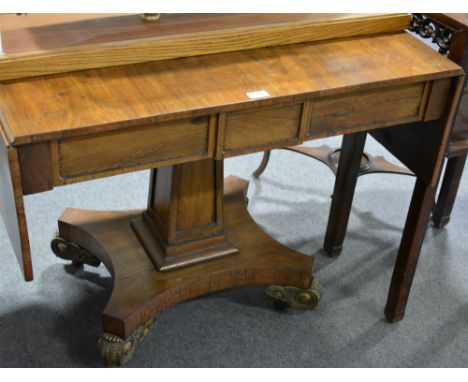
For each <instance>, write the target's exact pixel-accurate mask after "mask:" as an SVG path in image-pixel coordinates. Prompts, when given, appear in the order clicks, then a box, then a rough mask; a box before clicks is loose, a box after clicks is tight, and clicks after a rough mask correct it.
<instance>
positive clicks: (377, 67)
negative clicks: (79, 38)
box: [0, 33, 462, 145]
mask: <svg viewBox="0 0 468 382" xmlns="http://www.w3.org/2000/svg"><path fill="white" fill-rule="evenodd" d="M382 68H385V70H382ZM460 74H462V71H461V69H460V68H459V67H458V66H457V65H456V64H454V63H452V62H450V61H449V60H447V59H446V58H445V57H441V56H440V55H438V54H436V53H435V52H434V51H433V50H432V49H431V48H430V47H427V46H425V45H424V44H421V42H420V41H418V40H417V39H415V38H414V37H412V36H410V35H409V34H407V33H397V34H387V35H381V36H371V37H359V38H354V39H343V40H336V41H328V42H322V43H304V44H293V45H286V46H278V47H270V48H262V49H256V50H245V51H239V52H231V53H221V54H217V55H207V56H198V57H188V58H182V59H177V60H166V61H156V62H151V63H145V64H138V65H129V66H120V67H114V68H106V69H95V70H87V71H82V72H76V73H67V74H58V75H53V76H45V77H40V78H34V79H29V80H28V79H23V80H15V81H9V82H7V83H3V84H1V85H0V105H1V106H0V107H1V108H2V109H3V118H2V120H4V121H5V123H4V124H3V125H4V128H5V129H6V135H7V137H8V138H9V140H10V141H9V143H14V144H15V145H19V144H25V143H30V142H38V141H45V140H49V139H57V138H65V137H71V136H78V135H83V134H91V133H96V132H100V133H102V132H104V131H107V130H117V129H124V128H125V129H129V128H133V126H138V125H140V126H141V125H143V124H149V123H154V122H157V121H167V120H174V119H182V118H191V117H194V116H201V115H206V114H207V113H215V112H229V111H235V110H240V109H244V110H245V109H246V108H256V107H261V106H267V105H274V104H281V103H284V102H293V103H294V102H300V101H302V100H306V99H314V98H317V97H324V96H331V95H338V94H345V93H351V92H353V91H354V92H357V91H359V92H360V91H364V90H370V89H377V88H381V87H389V86H397V85H404V84H409V83H415V82H420V81H424V80H425V79H437V78H446V77H450V76H454V75H460ZM260 90H265V91H266V92H267V93H268V94H269V96H266V97H263V98H260V99H252V98H250V97H249V96H248V95H247V93H249V92H252V91H260Z"/></svg>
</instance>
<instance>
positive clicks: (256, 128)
mask: <svg viewBox="0 0 468 382" xmlns="http://www.w3.org/2000/svg"><path fill="white" fill-rule="evenodd" d="M303 109H305V107H303V104H293V105H282V106H272V107H266V108H261V109H256V110H252V111H248V112H233V113H228V114H226V116H225V122H224V142H223V150H224V153H225V154H227V155H228V156H229V154H231V155H234V154H236V153H243V152H251V151H260V150H264V149H267V148H271V147H279V146H288V145H292V144H295V143H298V142H299V140H300V130H301V125H304V128H305V127H306V125H305V124H304V123H301V121H302V119H303V118H302V117H303V114H306V113H303ZM304 118H305V116H304Z"/></svg>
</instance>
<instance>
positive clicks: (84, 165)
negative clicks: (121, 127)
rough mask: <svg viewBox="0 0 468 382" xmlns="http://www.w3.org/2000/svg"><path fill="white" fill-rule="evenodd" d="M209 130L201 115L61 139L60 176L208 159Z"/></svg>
mask: <svg viewBox="0 0 468 382" xmlns="http://www.w3.org/2000/svg"><path fill="white" fill-rule="evenodd" d="M209 130H210V129H209V121H208V118H198V119H194V120H183V121H176V122H170V123H161V124H157V125H146V126H140V127H133V128H129V129H126V130H125V131H114V132H108V133H103V134H100V135H93V136H83V137H78V138H70V139H64V140H60V141H58V143H57V153H56V157H57V175H58V178H59V179H67V178H74V177H86V176H89V175H92V174H97V173H103V172H113V171H114V172H116V171H117V172H118V170H122V169H125V168H129V169H132V168H133V169H135V168H145V167H147V168H150V167H155V166H156V165H161V164H162V165H164V164H168V163H169V162H170V161H173V162H174V161H175V162H177V161H178V160H180V162H183V161H184V159H187V160H189V159H190V160H195V159H202V158H206V157H207V156H208V141H209ZM121 172H123V171H121Z"/></svg>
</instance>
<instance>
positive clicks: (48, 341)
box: [0, 138, 468, 367]
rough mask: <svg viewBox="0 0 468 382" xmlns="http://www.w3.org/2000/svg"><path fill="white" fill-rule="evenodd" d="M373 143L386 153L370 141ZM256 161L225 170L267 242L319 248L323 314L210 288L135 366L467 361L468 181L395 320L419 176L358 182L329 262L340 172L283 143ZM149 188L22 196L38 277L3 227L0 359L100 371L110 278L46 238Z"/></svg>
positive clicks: (113, 184) (160, 326) (89, 185)
mask: <svg viewBox="0 0 468 382" xmlns="http://www.w3.org/2000/svg"><path fill="white" fill-rule="evenodd" d="M327 143H329V144H330V143H334V144H335V145H336V144H339V140H338V139H336V138H335V139H331V140H327ZM317 144H318V143H317V142H313V143H312V145H317ZM367 150H368V151H371V152H372V153H377V154H378V153H382V152H383V150H382V149H381V148H380V146H378V145H377V144H376V143H375V142H373V141H371V140H369V141H368V144H367ZM386 156H387V157H389V155H388V154H386ZM259 161H260V154H255V155H248V156H243V157H240V158H235V159H230V160H228V161H226V166H225V167H226V168H225V174H226V175H229V174H236V175H239V176H241V177H244V178H247V179H249V180H250V181H251V183H250V188H249V198H250V204H249V210H250V212H251V214H252V215H253V217H254V219H255V220H256V221H257V222H258V223H259V224H260V225H262V226H263V227H264V229H265V230H266V231H267V232H268V233H269V234H270V235H271V236H273V237H274V238H276V239H277V240H279V241H281V242H282V243H285V244H287V245H288V246H290V247H293V248H294V249H296V250H299V251H302V252H304V253H307V254H310V255H316V269H315V274H316V275H317V276H318V277H319V278H320V279H321V281H322V284H323V286H324V288H325V294H324V297H323V299H322V301H321V302H320V304H319V306H318V308H317V309H316V310H315V311H313V312H306V313H304V312H295V311H291V310H287V311H284V312H278V311H275V310H273V309H272V304H271V302H270V301H269V300H268V299H267V298H266V297H265V296H264V295H263V288H261V287H245V288H239V289H232V290H227V291H223V292H220V293H214V294H212V295H208V296H206V297H202V298H198V299H195V300H192V301H189V302H186V303H183V304H180V305H178V306H175V307H174V308H172V309H170V310H168V311H166V312H164V313H163V314H161V315H160V316H159V318H158V320H157V323H156V325H155V327H154V328H153V330H152V332H151V334H150V335H149V336H148V338H147V339H146V340H145V341H144V343H142V345H141V346H140V348H139V349H138V350H137V351H136V353H135V355H134V357H133V359H132V360H131V361H130V362H129V363H128V364H127V367H228V366H231V367H276V366H278V367H466V366H468V253H467V248H468V244H467V243H468V231H467V229H466V227H468V217H467V216H468V215H467V211H468V188H467V185H468V176H465V178H464V180H463V182H462V185H461V187H460V193H459V196H458V200H457V203H456V206H455V211H454V213H453V216H452V221H451V222H450V224H449V225H448V226H447V227H446V228H444V229H435V228H434V227H432V226H431V227H429V229H428V231H427V234H426V239H425V243H424V246H423V249H422V254H421V258H420V263H419V267H418V270H417V272H416V277H415V281H414V285H413V288H412V292H411V296H410V300H409V304H408V309H407V313H406V317H405V319H404V320H403V321H402V322H400V323H397V324H389V323H387V322H386V321H385V320H384V316H383V308H384V304H385V300H386V296H387V288H388V286H389V282H390V276H391V272H392V268H393V263H394V260H395V256H396V251H397V249H398V245H399V241H400V237H401V230H402V227H403V224H404V221H405V217H406V211H407V208H408V205H409V201H410V197H411V192H412V187H413V184H414V179H413V178H411V177H405V176H389V175H371V176H366V177H363V178H361V179H360V180H359V182H358V187H357V191H356V195H355V200H354V206H353V211H352V216H351V220H350V226H349V231H348V235H347V239H346V242H345V248H344V250H343V253H342V255H341V256H340V257H338V258H336V259H330V258H327V257H326V256H324V254H323V253H322V251H321V246H322V242H323V238H324V234H325V225H326V222H327V218H328V211H329V207H330V194H331V192H332V189H333V182H334V177H333V176H332V173H331V172H330V171H329V170H328V169H327V168H325V167H324V166H323V165H321V164H320V163H318V162H316V161H312V160H310V159H307V158H305V157H302V156H299V155H297V154H293V153H290V152H287V151H284V150H277V151H274V152H273V154H272V159H271V163H270V166H269V167H268V169H267V170H266V172H265V173H264V175H263V176H262V177H261V178H260V180H252V178H251V176H250V174H251V172H252V171H253V170H254V169H255V167H256V166H257V164H258V163H259ZM147 183H148V172H140V173H134V174H127V175H122V176H118V177H112V178H107V179H102V180H96V181H90V182H86V183H82V184H77V185H72V186H68V187H62V188H57V189H55V190H53V191H50V192H47V193H43V194H37V195H32V196H28V197H26V212H27V218H28V224H29V229H30V237H31V246H32V252H33V262H34V269H35V281H33V282H32V283H25V282H23V281H22V277H21V275H20V272H19V268H18V266H17V264H16V260H15V256H14V254H13V252H12V250H11V248H10V246H9V243H8V240H7V237H6V232H5V230H4V227H3V225H2V224H0V251H1V259H2V261H1V262H0V342H1V345H0V366H1V367H29V366H36V367H99V366H101V361H100V359H99V357H98V356H97V354H96V342H97V340H98V338H99V336H100V333H101V328H100V313H101V311H102V309H103V308H104V306H105V304H106V301H107V299H108V297H109V295H110V292H111V286H112V282H111V279H110V277H109V274H108V272H107V271H106V270H105V268H104V267H103V266H101V267H100V268H98V269H95V268H90V267H85V269H84V270H83V271H78V272H75V273H74V272H73V270H72V269H71V268H70V267H69V266H68V265H67V264H66V262H64V261H61V260H60V259H58V258H56V257H55V256H54V255H53V254H52V252H51V251H50V249H49V243H50V238H51V236H52V234H53V232H54V231H55V229H56V219H57V217H58V216H59V215H60V213H61V212H62V210H63V209H64V208H66V207H81V208H89V209H126V208H135V207H144V206H145V204H146V195H147V190H148V186H147Z"/></svg>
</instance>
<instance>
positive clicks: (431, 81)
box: [0, 15, 463, 365]
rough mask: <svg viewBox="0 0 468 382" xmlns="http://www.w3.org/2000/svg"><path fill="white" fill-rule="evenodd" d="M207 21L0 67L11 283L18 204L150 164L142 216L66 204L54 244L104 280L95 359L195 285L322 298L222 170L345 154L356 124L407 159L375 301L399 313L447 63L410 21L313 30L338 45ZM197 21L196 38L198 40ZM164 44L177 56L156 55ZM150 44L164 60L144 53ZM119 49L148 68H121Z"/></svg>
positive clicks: (300, 263) (440, 137) (435, 152)
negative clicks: (337, 148) (272, 154)
mask: <svg viewBox="0 0 468 382" xmlns="http://www.w3.org/2000/svg"><path fill="white" fill-rule="evenodd" d="M163 16H164V15H163ZM201 17H204V19H203V20H205V21H206V23H205V24H200V18H201ZM219 17H224V16H219V15H218V16H216V15H211V16H196V17H191V16H190V15H173V16H168V19H165V18H164V17H161V18H160V20H159V22H160V24H158V25H156V26H154V27H149V28H150V29H151V28H153V29H151V31H152V33H156V32H158V33H162V34H164V33H166V34H167V33H169V32H168V31H170V30H171V28H175V30H176V31H178V33H179V34H177V36H176V37H177V38H175V37H174V36H172V35H171V34H170V33H169V34H168V35H166V39H169V40H167V41H166V40H164V38H162V39H161V38H159V39H154V40H150V41H149V40H144V41H143V40H138V39H136V40H132V41H130V42H127V43H126V44H120V45H119V44H115V43H114V44H104V45H102V46H101V50H99V49H98V48H97V47H96V46H94V45H91V46H90V48H89V49H88V48H86V47H83V46H80V47H79V48H77V49H76V50H71V51H70V50H66V51H60V50H58V51H57V52H58V53H57V52H52V53H51V52H49V53H48V54H45V55H43V56H41V55H38V54H32V55H30V56H27V55H26V56H25V55H19V56H14V55H13V56H12V57H8V56H7V58H6V60H4V61H3V62H2V60H1V59H0V73H3V78H0V80H1V81H2V83H1V84H0V107H1V111H2V112H1V114H0V116H1V119H0V120H1V137H2V145H1V146H0V150H1V151H0V155H1V165H2V167H1V171H2V172H1V173H0V179H1V182H2V183H1V184H2V194H1V199H2V200H1V201H2V203H0V206H1V210H2V218H3V220H4V222H5V224H6V227H7V230H8V232H9V234H10V237H11V239H12V244H13V247H14V250H15V252H16V253H17V255H18V258H19V259H20V264H21V265H22V268H23V271H24V274H25V278H26V279H27V280H30V279H31V278H32V267H31V257H30V251H29V244H28V243H29V242H28V236H27V227H26V219H25V215H24V207H23V206H24V205H23V195H25V194H32V193H36V192H42V191H46V190H49V189H52V188H53V187H56V186H63V185H66V184H69V183H74V182H80V181H84V180H87V179H94V178H99V177H103V176H109V175H114V174H119V173H122V172H126V171H136V170H141V169H145V168H148V169H152V170H151V180H150V186H149V198H148V205H147V208H146V209H144V210H141V211H140V210H139V211H124V212H109V211H84V210H79V209H67V210H65V212H64V213H63V214H62V216H61V217H60V218H59V224H58V228H59V232H58V236H57V237H56V238H55V239H54V240H53V241H52V247H53V250H54V252H55V253H56V254H57V255H58V256H60V257H62V258H66V259H69V260H72V261H73V262H74V263H75V264H77V265H78V264H83V263H85V264H90V265H98V264H99V262H101V261H102V262H103V263H104V265H105V266H106V267H107V268H108V269H109V271H110V272H111V274H112V276H113V279H114V287H113V292H112V296H111V298H110V301H109V302H108V304H107V306H106V308H105V310H104V312H103V314H102V324H103V331H104V334H103V335H102V337H101V339H100V340H99V343H98V351H99V353H100V354H101V356H102V357H103V358H104V360H105V361H106V363H107V364H109V365H120V364H122V363H124V362H125V361H127V360H128V359H129V358H130V357H131V355H132V354H133V351H134V350H135V348H136V346H137V345H138V344H139V343H140V342H141V340H142V339H143V338H144V336H145V334H147V332H148V330H149V327H150V325H151V323H152V322H153V319H154V317H155V316H157V315H158V314H159V313H160V312H161V311H162V310H164V309H166V308H168V307H170V306H171V305H173V304H176V303H179V302H181V301H184V300H187V299H190V298H193V297H196V296H200V295H203V294H206V293H209V292H214V291H218V290H221V289H225V288H231V287H236V286H241V285H252V284H260V285H267V288H266V293H267V295H269V296H270V297H272V298H273V300H275V301H277V302H278V303H280V304H289V305H291V306H293V307H297V308H303V309H313V308H314V307H315V306H316V304H317V303H318V301H319V299H320V295H321V291H320V288H319V287H318V285H317V283H316V280H315V279H314V278H313V276H312V270H313V257H312V256H307V255H304V254H300V253H298V252H296V251H293V250H292V249H289V248H287V247H285V246H283V245H281V244H279V243H277V242H276V241H274V240H273V239H272V238H270V237H269V236H268V235H267V234H266V233H264V232H263V231H262V229H260V228H259V227H258V226H257V225H256V224H255V222H254V221H253V220H252V218H251V217H250V216H249V214H248V212H247V209H246V206H245V204H246V202H245V191H246V188H247V181H245V180H242V179H239V178H234V177H230V178H228V179H226V180H224V181H223V160H224V159H225V158H228V157H233V156H237V155H243V154H245V153H251V152H261V151H265V150H266V149H270V148H275V147H285V146H293V145H297V144H300V143H302V142H304V141H306V140H311V139H316V138H320V137H324V136H332V135H337V134H345V139H346V140H349V141H350V142H353V146H354V150H353V153H359V151H361V152H362V147H363V143H364V137H365V135H366V133H367V132H368V131H371V130H372V131H374V133H375V134H379V135H380V136H381V138H382V141H383V142H385V143H386V144H387V147H388V148H390V149H391V150H393V152H394V153H395V154H396V155H397V156H398V157H399V158H400V160H402V161H403V162H408V163H412V164H414V166H413V167H412V170H413V171H414V172H415V173H416V175H417V176H418V181H417V184H416V188H415V191H414V195H413V201H412V204H411V207H410V211H409V215H408V216H409V218H408V221H407V223H406V226H405V230H404V234H403V239H402V244H401V247H400V252H399V255H398V260H397V263H399V264H400V263H403V264H404V266H403V267H404V272H403V273H402V277H400V278H397V279H394V280H393V281H392V286H391V294H390V297H389V300H388V302H387V308H386V316H387V318H388V319H389V320H390V321H395V320H398V319H401V317H402V316H403V312H404V307H405V305H406V300H407V295H408V292H409V285H410V283H411V279H412V275H413V273H414V270H415V267H416V260H417V257H418V254H419V248H420V246H421V242H422V234H423V232H424V229H425V226H426V222H427V219H428V217H429V209H428V207H429V205H430V201H431V200H432V197H433V193H434V187H435V184H436V181H437V178H438V176H439V172H440V166H441V163H442V158H443V155H444V152H445V147H446V144H447V140H448V136H449V133H450V128H451V124H452V118H453V113H454V110H455V106H456V102H457V100H458V96H459V93H460V89H461V85H462V82H463V72H462V70H461V69H460V68H459V67H458V66H457V65H455V64H454V63H452V62H451V61H449V60H447V59H446V58H444V57H442V56H440V55H438V54H437V53H435V52H434V51H432V50H431V49H430V48H428V47H427V46H425V45H424V44H423V43H421V42H420V41H418V40H417V39H415V38H414V37H412V36H410V35H409V34H407V33H405V32H404V31H403V30H404V29H405V28H406V27H407V24H408V22H409V15H390V16H372V17H366V18H359V17H354V18H353V17H343V16H340V17H337V19H338V21H339V22H337V21H336V20H334V23H331V24H327V25H328V26H330V25H332V26H333V25H335V27H336V31H337V33H338V34H335V35H334V34H333V31H334V30H335V29H333V28H331V29H328V30H327V33H328V34H329V36H330V37H343V28H342V27H343V23H345V25H346V28H345V29H344V30H345V31H347V32H348V33H349V34H348V37H349V36H354V37H352V38H336V39H334V40H326V41H320V42H313V41H312V40H314V38H313V37H314V33H315V32H314V31H316V32H317V31H319V33H322V31H323V25H322V27H320V20H321V19H320V17H324V16H320V15H315V16H314V15H312V16H310V15H295V16H291V15H289V16H288V15H284V16H283V17H284V18H285V19H281V17H280V16H278V15H276V16H273V15H255V16H249V15H244V16H243V15H240V16H236V17H237V18H236V17H231V18H226V17H225V18H224V21H225V22H224V24H223V27H219V23H217V21H219ZM262 17H263V18H264V19H262ZM294 17H296V18H301V19H300V20H299V21H300V23H299V22H298V20H291V18H294ZM327 17H334V16H330V15H328V16H327ZM117 19H118V18H117ZM138 20H139V21H138V22H142V21H140V19H139V18H138ZM193 20H195V21H193ZM210 20H211V21H210ZM262 20H263V24H262V23H260V22H259V21H262ZM268 20H269V22H266V21H268ZM278 20H280V21H278ZM317 20H318V21H317ZM208 21H210V22H208ZM87 22H88V21H80V23H85V24H86V23H87ZM191 22H192V24H191ZM230 22H231V24H236V23H237V24H236V25H235V33H233V32H231V33H230V34H229V33H228V32H229V28H230V25H231V24H229V23H230ZM134 23H136V21H134ZM210 23H211V24H210ZM249 23H250V24H249ZM252 23H254V24H255V23H256V24H255V25H263V26H262V27H261V28H252ZM239 24H242V25H244V28H245V29H242V28H241V30H239ZM80 25H82V24H80ZM132 25H133V24H132ZM135 25H136V24H135ZM181 25H182V26H183V28H186V29H184V30H185V32H186V34H185V35H184V33H181V32H180V30H179V29H178V28H181ZM200 25H202V26H203V27H205V28H208V29H209V28H211V29H210V30H208V31H203V33H202V32H200V30H199V29H200V28H201V26H200ZM213 25H215V26H216V25H217V28H212V26H213ZM317 25H318V26H319V28H317ZM75 26H77V25H75ZM98 26H99V25H98ZM231 26H232V25H231ZM106 27H108V24H107V25H106ZM299 27H300V28H299ZM77 28H78V26H77ZM135 28H137V27H135ZM142 28H143V27H142ZM145 28H146V27H144V28H143V29H144V31H143V32H144V33H148V32H147V29H145ZM158 28H159V29H158ZM190 28H192V30H190ZM294 28H296V29H294ZM298 28H299V29H298ZM304 28H305V29H304ZM307 28H308V29H307ZM314 28H315V29H314ZM353 28H355V29H353ZM356 28H357V29H356ZM366 28H371V29H372V31H373V33H374V34H372V33H371V34H369V33H370V32H371V31H369V30H367V29H366ZM137 29H138V28H137ZM187 29H189V32H187ZM75 30H76V29H75ZM294 30H296V31H297V30H300V31H304V30H306V32H307V33H305V32H304V33H302V34H301V33H297V34H294V33H291V31H294ZM46 31H47V28H46V30H45V31H43V32H44V33H46ZM88 31H89V29H88ZM243 31H244V32H245V33H246V34H247V35H248V36H249V39H248V40H247V41H248V42H246V40H245V36H246V34H242V33H243ZM353 31H354V32H353ZM143 32H141V33H143ZM367 32H369V33H367ZM383 32H385V33H383ZM38 33H39V32H38ZM174 33H175V32H174V30H173V34H174ZM197 33H198V34H197ZM207 33H208V34H210V33H211V36H212V40H211V41H212V42H213V44H212V45H209V46H207V45H206V38H207V37H206V36H207ZM353 33H354V34H353ZM226 34H227V35H229V36H231V38H230V39H229V43H227V39H226ZM359 34H365V36H359ZM291 35H294V36H296V37H295V38H299V39H300V40H295V41H291ZM38 36H39V37H40V35H38ZM167 36H169V37H167ZM319 36H320V35H319ZM39 37H38V38H37V39H35V40H34V42H35V43H37V42H38V41H40V38H39ZM65 37H66V36H65ZM65 37H64V38H65ZM184 38H185V40H184ZM197 38H198V39H199V40H197ZM317 39H323V36H322V38H317ZM175 41H176V42H177V43H178V44H179V46H176V45H174V47H175V48H174V49H173V50H171V48H170V47H171V46H172V45H170V44H169V42H171V43H172V44H175ZM197 41H199V42H200V41H201V42H200V44H198V45H197ZM272 41H276V42H277V43H276V44H274V43H273V42H272ZM164 43H166V45H164ZM148 44H149V45H148ZM186 44H189V45H186ZM246 44H247V45H246ZM262 44H263V45H276V46H268V47H262V46H263V45H262ZM148 46H150V47H152V48H153V49H148ZM161 46H165V47H166V48H165V49H166V50H159V51H158V50H157V47H161ZM168 46H169V48H168ZM187 46H189V47H191V48H192V51H191V52H192V53H193V52H195V53H194V54H190V52H189V51H188V50H185V56H193V57H180V58H173V56H174V55H176V54H177V52H179V51H184V49H183V48H184V47H187ZM239 46H241V47H242V49H244V50H239ZM236 47H237V48H236ZM124 48H125V49H124ZM195 48H196V49H195ZM119 49H120V50H119ZM197 49H198V50H197ZM207 49H208V50H207ZM210 49H211V51H210ZM90 51H91V52H93V53H92V54H88V53H89V52H90ZM227 51H228V52H227ZM97 52H100V53H99V54H98V53H97ZM116 52H117V53H121V54H124V57H123V58H122V57H120V56H118V55H116ZM128 52H131V53H132V54H133V55H128V56H125V54H128ZM196 52H198V53H196ZM202 53H203V54H204V55H199V54H202ZM207 53H212V54H207ZM158 54H159V56H158ZM171 54H172V55H173V56H171ZM70 55H71V56H70ZM135 55H136V56H137V57H139V59H140V61H145V59H144V58H145V57H146V59H147V60H148V61H149V62H140V63H135V62H133V63H132V62H129V60H132V59H133V58H134V57H135ZM155 55H156V56H155ZM69 56H70V57H71V58H73V60H72V61H70V62H68V61H67V60H68V59H69V58H70V57H69ZM41 57H42V58H41ZM148 57H149V58H148ZM41 60H44V62H47V65H41V62H42V61H41ZM122 61H123V62H122ZM34 62H36V66H34V65H33V64H32V63H34ZM102 62H105V65H103V64H102ZM2 63H4V71H3V72H2V71H1V68H2ZM123 63H124V64H126V65H121V66H116V65H119V64H123ZM67 65H71V67H69V68H68V70H67ZM93 65H94V66H93ZM99 66H108V67H105V68H102V67H101V68H99ZM93 67H95V69H93ZM54 70H55V72H56V73H58V72H63V73H59V74H52V72H54ZM39 74H41V75H40V76H39ZM343 111H346V112H345V113H344V114H343ZM409 123H411V124H409ZM355 160H360V154H359V155H357V154H355V155H353V156H349V155H343V156H342V159H341V163H340V167H339V168H340V170H339V171H347V168H348V167H349V166H354V165H355V164H354V162H355ZM400 265H401V264H400Z"/></svg>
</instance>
